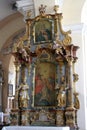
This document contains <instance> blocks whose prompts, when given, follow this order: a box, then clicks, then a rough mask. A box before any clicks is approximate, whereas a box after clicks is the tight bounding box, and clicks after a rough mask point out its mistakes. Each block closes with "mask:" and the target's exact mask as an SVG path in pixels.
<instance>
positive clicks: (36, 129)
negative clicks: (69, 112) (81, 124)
mask: <svg viewBox="0 0 87 130" xmlns="http://www.w3.org/2000/svg"><path fill="white" fill-rule="evenodd" d="M2 130H70V128H69V127H49V126H48V127H47V126H6V127H3V128H2Z"/></svg>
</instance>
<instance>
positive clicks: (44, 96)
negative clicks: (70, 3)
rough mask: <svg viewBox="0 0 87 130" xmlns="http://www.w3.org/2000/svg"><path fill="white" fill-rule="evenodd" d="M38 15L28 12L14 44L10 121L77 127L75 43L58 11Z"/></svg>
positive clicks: (77, 101) (56, 9)
mask: <svg viewBox="0 0 87 130" xmlns="http://www.w3.org/2000/svg"><path fill="white" fill-rule="evenodd" d="M45 11H46V6H43V5H41V7H40V8H39V12H40V14H39V16H36V17H35V18H31V17H30V16H31V12H29V13H28V15H27V17H26V19H25V21H26V33H25V35H24V36H23V37H22V38H20V39H19V41H18V42H17V43H15V44H14V47H13V52H12V54H13V55H14V57H15V63H14V64H15V67H16V90H15V98H14V102H13V104H14V105H13V108H12V110H11V113H10V117H11V125H25V126H28V125H29V126H69V127H73V128H78V124H77V111H78V109H79V107H80V105H79V99H78V93H77V92H76V85H75V83H76V82H77V81H78V74H76V72H75V63H76V62H77V59H78V58H77V56H76V52H77V50H78V48H79V47H78V46H75V45H73V44H72V38H71V37H70V33H71V31H67V32H65V31H63V29H62V25H61V19H62V14H61V13H57V11H58V7H57V6H54V12H55V13H54V14H46V13H45Z"/></svg>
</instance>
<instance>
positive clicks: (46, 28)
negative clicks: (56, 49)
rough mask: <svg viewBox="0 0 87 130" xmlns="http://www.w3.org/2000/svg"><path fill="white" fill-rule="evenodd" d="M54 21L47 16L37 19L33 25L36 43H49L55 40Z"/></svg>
mask: <svg viewBox="0 0 87 130" xmlns="http://www.w3.org/2000/svg"><path fill="white" fill-rule="evenodd" d="M52 30H53V21H52V20H47V19H45V18H42V19H40V20H39V21H36V22H35V24H34V25H33V32H34V35H33V39H34V45H37V44H39V43H42V44H43V43H49V42H51V41H52V40H53V32H52Z"/></svg>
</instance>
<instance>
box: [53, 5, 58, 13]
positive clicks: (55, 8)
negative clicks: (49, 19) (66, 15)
mask: <svg viewBox="0 0 87 130" xmlns="http://www.w3.org/2000/svg"><path fill="white" fill-rule="evenodd" d="M58 8H59V6H58V5H55V6H54V11H55V13H57V12H58Z"/></svg>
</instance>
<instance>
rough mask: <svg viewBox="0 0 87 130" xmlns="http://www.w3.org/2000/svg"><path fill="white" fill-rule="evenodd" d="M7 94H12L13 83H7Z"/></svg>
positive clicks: (10, 95)
mask: <svg viewBox="0 0 87 130" xmlns="http://www.w3.org/2000/svg"><path fill="white" fill-rule="evenodd" d="M8 96H9V97H12V96H13V84H8Z"/></svg>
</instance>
